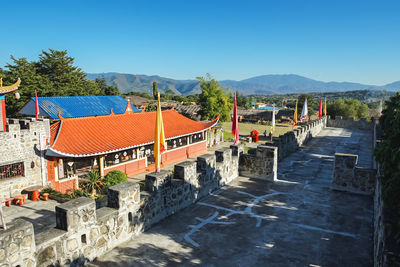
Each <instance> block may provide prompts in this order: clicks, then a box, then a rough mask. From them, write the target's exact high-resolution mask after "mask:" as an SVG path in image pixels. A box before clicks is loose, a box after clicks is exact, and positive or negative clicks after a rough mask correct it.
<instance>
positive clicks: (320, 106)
mask: <svg viewBox="0 0 400 267" xmlns="http://www.w3.org/2000/svg"><path fill="white" fill-rule="evenodd" d="M321 117H322V97H321V99H320V100H319V109H318V118H321Z"/></svg>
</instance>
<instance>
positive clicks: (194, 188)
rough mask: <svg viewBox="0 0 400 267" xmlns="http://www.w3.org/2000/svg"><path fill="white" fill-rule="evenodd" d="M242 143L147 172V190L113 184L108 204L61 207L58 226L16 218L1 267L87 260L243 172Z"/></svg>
mask: <svg viewBox="0 0 400 267" xmlns="http://www.w3.org/2000/svg"><path fill="white" fill-rule="evenodd" d="M242 153H243V145H237V146H231V147H230V148H224V149H221V150H217V151H216V152H215V154H207V155H203V156H199V157H198V158H197V161H185V162H182V163H180V164H177V165H175V169H174V172H171V171H161V172H160V173H157V174H155V173H152V174H148V175H147V176H146V189H147V190H146V191H144V192H140V188H139V185H138V184H137V183H132V182H125V183H122V184H119V185H116V186H113V187H111V188H109V190H108V197H107V200H108V203H107V207H102V208H100V209H97V210H96V203H95V201H94V200H92V199H88V198H78V199H75V200H72V201H69V202H66V203H63V204H61V205H59V206H57V207H56V227H55V228H53V229H49V230H46V231H43V232H41V233H39V234H37V235H34V233H33V225H32V224H31V223H30V222H27V221H24V220H16V221H15V222H13V223H12V224H10V225H9V228H8V229H7V230H5V231H1V232H0V265H1V266H18V265H19V266H21V267H23V266H35V265H37V266H49V265H70V264H82V263H84V262H86V261H88V260H93V259H94V258H95V257H98V256H100V255H102V254H104V253H105V252H106V251H109V250H111V249H112V248H114V247H116V246H118V245H119V244H121V243H123V242H126V241H128V240H130V239H131V238H133V237H134V236H135V235H137V234H139V233H140V232H142V231H144V230H145V229H148V228H150V227H151V226H152V225H153V224H155V223H157V222H159V221H160V220H162V219H164V218H166V217H168V216H170V215H172V214H174V213H175V212H177V211H179V210H180V209H183V208H185V207H187V206H189V205H190V204H192V203H194V202H196V201H197V200H198V199H199V198H201V197H203V196H205V195H207V194H209V193H210V192H211V191H213V190H216V189H218V188H219V187H221V186H223V185H225V184H226V183H229V182H230V181H232V180H233V179H234V178H236V177H237V176H238V175H239V168H238V164H239V157H240V155H241V154H242Z"/></svg>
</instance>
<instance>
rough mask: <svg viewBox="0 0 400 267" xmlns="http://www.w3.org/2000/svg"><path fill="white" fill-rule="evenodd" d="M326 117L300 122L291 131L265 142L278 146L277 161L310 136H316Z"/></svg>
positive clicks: (324, 124)
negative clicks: (298, 125) (299, 124)
mask: <svg viewBox="0 0 400 267" xmlns="http://www.w3.org/2000/svg"><path fill="white" fill-rule="evenodd" d="M326 120H327V118H326V117H322V118H320V119H317V120H314V121H310V122H307V123H304V124H302V125H301V126H300V127H298V128H296V129H294V130H293V131H290V132H287V133H285V134H283V135H281V136H279V137H274V138H273V140H272V141H268V142H266V145H267V146H275V147H277V148H278V161H281V160H282V159H283V158H285V157H286V156H288V155H290V154H291V153H293V152H295V151H296V150H298V149H299V147H301V146H302V145H303V144H306V143H307V142H308V141H309V140H310V139H311V138H313V137H314V136H317V135H318V134H319V133H320V132H321V130H322V129H324V128H325V127H326Z"/></svg>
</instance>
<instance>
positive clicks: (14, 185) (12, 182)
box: [0, 118, 50, 198]
mask: <svg viewBox="0 0 400 267" xmlns="http://www.w3.org/2000/svg"><path fill="white" fill-rule="evenodd" d="M49 138H50V123H49V120H48V119H40V120H37V121H36V120H35V119H31V118H30V119H8V123H7V129H6V131H5V132H0V169H2V170H3V172H0V175H2V176H4V177H2V178H7V179H0V198H7V197H10V196H13V195H19V194H20V193H21V191H22V190H23V189H24V188H27V187H30V186H36V185H41V186H42V185H43V183H44V181H47V173H46V170H47V162H46V160H45V158H44V157H45V149H46V146H47V142H48V140H49ZM9 168H10V169H12V170H13V172H12V173H13V174H14V175H10V172H7V171H4V170H5V169H9ZM16 169H17V171H15V170H16Z"/></svg>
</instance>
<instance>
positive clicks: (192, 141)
mask: <svg viewBox="0 0 400 267" xmlns="http://www.w3.org/2000/svg"><path fill="white" fill-rule="evenodd" d="M162 116H163V122H164V130H165V138H166V141H167V148H166V151H165V152H164V153H163V154H162V164H163V165H165V164H170V163H174V162H177V161H180V160H184V159H186V158H189V157H192V156H196V155H199V154H203V153H205V152H207V147H208V146H211V145H213V144H215V143H219V142H220V141H221V139H222V137H223V136H222V133H221V130H220V129H217V128H216V125H217V123H218V119H219V118H216V119H214V120H212V121H210V122H197V121H194V120H191V119H189V118H187V117H185V116H183V115H181V114H179V113H178V112H177V111H175V110H174V109H171V110H165V111H163V112H162ZM155 119H156V113H155V112H144V113H135V112H133V110H132V107H131V105H130V103H129V102H128V104H127V105H126V108H125V112H124V113H123V114H114V112H113V111H112V110H111V114H109V115H103V116H96V117H80V118H63V117H62V116H61V115H60V116H59V120H58V121H57V122H56V123H54V124H52V125H51V127H50V128H51V129H50V133H51V134H50V140H49V146H48V149H47V151H46V157H47V160H48V161H47V168H48V176H49V181H50V182H57V181H61V180H62V179H76V177H79V176H82V175H84V174H86V173H87V172H88V171H89V170H91V169H95V170H98V171H99V173H100V174H101V176H104V175H106V174H107V173H108V172H110V171H112V170H120V171H123V172H125V173H126V174H127V175H134V174H137V173H140V172H143V171H146V170H147V171H151V170H152V168H153V169H154V166H153V163H154V159H153V144H154V125H155ZM62 191H64V190H62Z"/></svg>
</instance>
